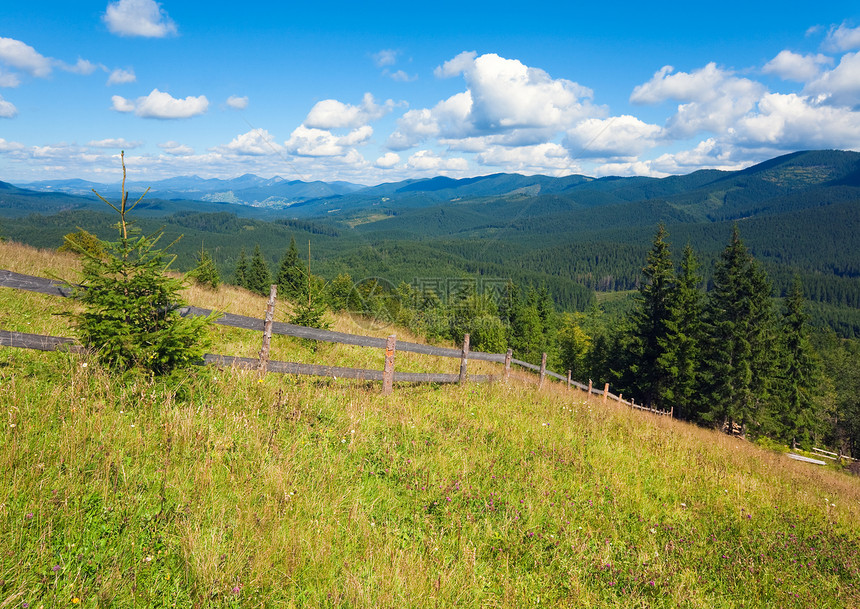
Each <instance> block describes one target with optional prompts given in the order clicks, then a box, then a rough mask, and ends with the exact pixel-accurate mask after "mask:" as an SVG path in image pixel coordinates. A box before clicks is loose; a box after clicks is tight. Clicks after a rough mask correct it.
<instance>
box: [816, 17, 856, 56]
mask: <svg viewBox="0 0 860 609" xmlns="http://www.w3.org/2000/svg"><path fill="white" fill-rule="evenodd" d="M823 46H824V48H825V49H826V50H829V51H834V52H836V53H842V52H845V51H852V50H854V49H860V27H855V28H851V27H848V26H847V25H845V24H844V23H843V24H842V25H840V26H839V27H836V26H833V27H831V28H830V30H829V31H828V32H827V37H826V38H825V39H824V43H823Z"/></svg>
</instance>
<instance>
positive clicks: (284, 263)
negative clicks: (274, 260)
mask: <svg viewBox="0 0 860 609" xmlns="http://www.w3.org/2000/svg"><path fill="white" fill-rule="evenodd" d="M305 275H306V271H305V269H304V268H302V262H301V259H300V258H299V249H298V248H297V247H296V239H295V237H290V247H289V248H287V251H286V252H284V257H283V258H281V265H280V267H279V268H278V276H277V279H276V280H275V283H277V284H278V290H280V293H281V294H282V295H283V297H284V298H289V299H291V300H295V299H296V298H298V297H299V296H300V295H301V294H305V293H306V292H307V277H306V276H305Z"/></svg>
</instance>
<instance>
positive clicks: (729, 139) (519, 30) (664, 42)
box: [0, 0, 860, 184]
mask: <svg viewBox="0 0 860 609" xmlns="http://www.w3.org/2000/svg"><path fill="white" fill-rule="evenodd" d="M298 4H299V3H293V2H289V1H287V2H284V1H279V2H248V3H236V2H229V3H228V2H219V1H209V2H205V3H203V2H194V1H188V0H186V1H183V2H179V1H178V0H164V1H163V2H155V1H153V0H110V1H108V0H101V1H92V2H91V1H86V0H81V1H75V2H68V1H67V0H64V1H62V2H59V1H57V2H55V1H51V0H47V1H42V2H39V3H31V2H26V3H25V2H23V1H17V0H11V2H8V3H6V5H5V6H4V8H3V9H2V10H0V180H3V181H7V182H12V183H23V182H28V181H32V180H42V179H59V178H70V177H80V178H86V179H91V180H99V181H115V179H116V177H117V175H118V171H119V169H118V167H119V165H118V155H119V151H120V150H125V152H126V162H127V165H128V168H129V175H130V176H131V177H133V178H134V179H135V180H138V179H140V180H145V179H147V178H151V179H160V178H164V177H170V176H175V175H192V174H196V175H200V176H203V177H223V178H227V177H235V176H239V175H241V174H244V173H254V174H257V175H260V176H264V177H270V176H274V175H280V176H282V177H284V178H288V179H301V180H327V181H332V180H347V181H350V182H357V183H363V184H375V183H379V182H388V181H397V180H401V179H404V178H412V177H426V176H432V175H449V176H452V177H466V176H474V175H485V174H489V173H496V172H519V173H529V174H531V173H543V174H547V175H553V176H561V175H567V174H571V173H582V174H586V175H593V176H603V175H652V176H663V175H668V174H675V173H689V172H691V171H694V170H696V169H700V168H704V167H716V168H725V169H733V168H740V167H744V166H747V165H750V164H752V163H755V162H758V161H761V160H764V159H767V158H770V157H773V156H776V155H779V154H782V153H785V152H791V151H794V150H799V149H811V148H839V149H846V150H849V149H850V150H860V4H858V3H857V2H856V0H855V1H853V2H843V1H841V0H829V1H828V2H810V3H806V6H805V8H801V9H797V8H795V7H793V6H789V5H787V4H786V3H784V2H771V1H769V0H768V1H763V2H749V1H748V0H746V1H744V2H738V1H735V0H726V1H723V2H719V3H708V4H705V5H702V4H701V3H690V2H684V3H677V4H676V3H663V4H662V5H660V6H655V5H654V3H644V2H635V3H632V2H631V3H629V4H628V3H624V2H613V1H611V0H610V1H608V2H602V3H593V2H592V3H588V4H587V5H580V6H578V5H579V4H580V3H578V2H567V3H564V4H565V6H563V7H561V6H556V5H557V4H561V3H531V4H529V3H522V2H517V3H505V2H492V3H482V2H468V3H467V2H462V1H460V2H449V1H447V0H440V1H438V2H433V3H426V4H420V3H419V4H411V5H407V4H405V3H384V2H377V3H361V2H348V3H340V2H326V3H322V4H316V3H307V2H304V3H301V6H299V5H298ZM367 6H371V7H373V8H366V7H367Z"/></svg>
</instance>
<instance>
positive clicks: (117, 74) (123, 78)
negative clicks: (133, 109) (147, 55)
mask: <svg viewBox="0 0 860 609" xmlns="http://www.w3.org/2000/svg"><path fill="white" fill-rule="evenodd" d="M136 80H137V76H135V75H134V70H133V69H131V68H129V69H128V70H122V69H120V68H117V69H115V70H112V71H111V73H110V76H108V79H107V84H108V85H125V84H128V83H130V82H135V81H136Z"/></svg>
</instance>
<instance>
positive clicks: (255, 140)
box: [217, 129, 283, 156]
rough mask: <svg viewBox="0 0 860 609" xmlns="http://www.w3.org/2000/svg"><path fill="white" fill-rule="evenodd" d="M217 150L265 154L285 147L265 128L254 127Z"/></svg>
mask: <svg viewBox="0 0 860 609" xmlns="http://www.w3.org/2000/svg"><path fill="white" fill-rule="evenodd" d="M217 150H219V151H222V152H231V153H233V154H241V155H250V156H263V155H267V154H272V153H277V152H280V151H281V150H283V148H282V147H281V146H280V145H279V144H277V143H276V142H275V139H274V138H273V137H272V135H271V134H270V133H269V132H268V131H266V130H265V129H253V130H251V131H248V132H247V133H243V134H242V135H237V136H236V137H235V138H233V140H232V141H231V142H230V143H229V144H227V145H226V146H222V147H220V148H218V149H217Z"/></svg>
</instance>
